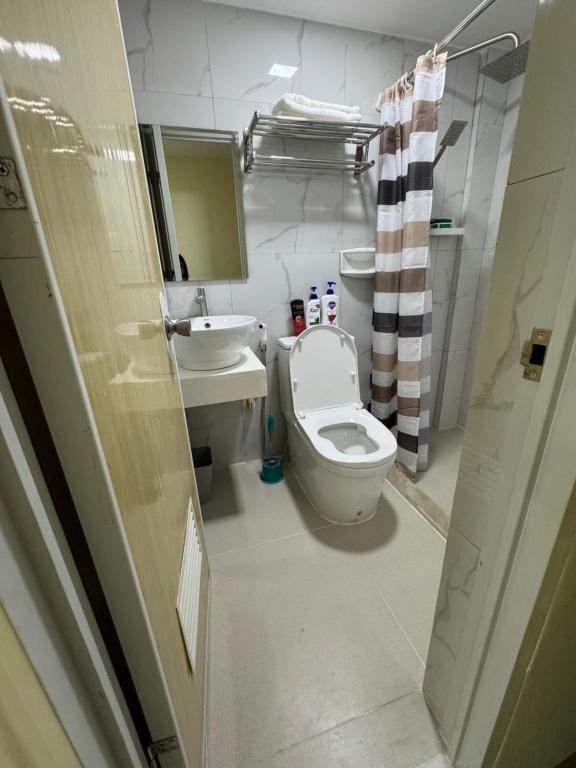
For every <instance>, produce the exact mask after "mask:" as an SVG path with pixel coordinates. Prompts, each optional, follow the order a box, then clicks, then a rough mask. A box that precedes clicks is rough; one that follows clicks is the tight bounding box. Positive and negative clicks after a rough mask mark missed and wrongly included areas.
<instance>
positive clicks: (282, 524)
mask: <svg viewBox="0 0 576 768" xmlns="http://www.w3.org/2000/svg"><path fill="white" fill-rule="evenodd" d="M260 468H261V462H260V461H247V462H245V463H244V464H233V465H232V466H231V467H228V468H227V469H222V470H218V471H216V472H215V473H214V483H213V494H212V498H211V499H210V501H209V502H208V503H207V504H204V505H203V506H202V517H203V519H204V528H205V533H206V546H207V548H208V555H209V556H212V555H217V554H220V553H222V552H228V551H230V550H234V549H239V548H241V547H247V546H249V545H251V544H258V543H261V542H264V541H272V540H273V539H279V538H282V537H283V536H290V535H291V534H293V533H300V532H301V531H306V530H310V529H312V528H320V527H322V526H325V525H327V523H326V520H323V519H322V518H321V517H319V516H318V514H317V513H316V512H315V511H314V509H313V508H312V506H311V505H310V503H309V502H308V500H307V498H306V496H305V495H304V493H303V491H302V489H301V488H300V486H299V485H298V483H297V482H296V480H295V478H294V477H293V476H292V472H291V469H290V467H287V468H286V471H285V479H284V481H283V482H282V483H279V484H278V485H266V484H265V483H263V482H262V481H261V480H260V476H259V472H260Z"/></svg>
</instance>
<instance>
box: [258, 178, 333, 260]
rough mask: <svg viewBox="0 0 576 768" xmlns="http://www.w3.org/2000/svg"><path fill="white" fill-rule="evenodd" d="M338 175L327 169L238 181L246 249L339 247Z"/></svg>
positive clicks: (288, 250) (277, 250)
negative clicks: (241, 190)
mask: <svg viewBox="0 0 576 768" xmlns="http://www.w3.org/2000/svg"><path fill="white" fill-rule="evenodd" d="M342 207H343V202H342V178H341V176H334V175H333V174H331V173H329V172H324V173H317V174H315V175H313V176H308V175H305V174H297V173H290V174H289V173H283V172H279V173H274V174H265V173H258V174H256V173H255V174H253V175H251V176H249V178H248V179H246V180H245V183H244V210H245V214H246V239H247V244H248V250H249V251H250V252H252V253H296V252H298V251H301V252H313V251H323V252H327V251H335V250H340V248H341V246H342Z"/></svg>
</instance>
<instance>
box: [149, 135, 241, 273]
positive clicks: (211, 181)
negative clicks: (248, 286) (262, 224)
mask: <svg viewBox="0 0 576 768" xmlns="http://www.w3.org/2000/svg"><path fill="white" fill-rule="evenodd" d="M139 129H140V139H141V142H142V152H143V154H144V164H145V166H146V175H147V178H148V188H149V191H150V200H151V203H152V212H153V216H154V226H155V229H156V238H157V241H158V250H159V251H160V260H161V262H162V273H163V275H164V280H165V282H172V281H181V280H191V281H192V280H193V281H205V280H235V279H236V280H237V279H241V278H246V277H247V269H246V238H245V234H244V206H243V200H242V182H241V178H240V159H239V158H240V156H239V148H238V141H237V137H236V133H235V132H233V131H209V130H196V129H193V128H173V127H168V126H160V125H140V126H139Z"/></svg>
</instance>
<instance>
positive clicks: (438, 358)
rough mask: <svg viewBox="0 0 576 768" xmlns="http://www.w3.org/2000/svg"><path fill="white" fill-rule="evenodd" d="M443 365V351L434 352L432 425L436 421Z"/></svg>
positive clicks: (431, 371)
mask: <svg viewBox="0 0 576 768" xmlns="http://www.w3.org/2000/svg"><path fill="white" fill-rule="evenodd" d="M441 365H442V350H441V349H439V350H436V351H434V350H432V362H431V366H430V368H431V370H430V403H431V406H430V423H431V424H434V423H435V421H436V409H437V408H438V407H439V406H438V383H439V381H440V367H441Z"/></svg>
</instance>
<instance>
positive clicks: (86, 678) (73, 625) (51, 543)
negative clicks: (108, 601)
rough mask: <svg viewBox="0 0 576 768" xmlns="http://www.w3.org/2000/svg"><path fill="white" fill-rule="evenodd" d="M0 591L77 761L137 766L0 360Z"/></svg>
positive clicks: (120, 704)
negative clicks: (0, 523)
mask: <svg viewBox="0 0 576 768" xmlns="http://www.w3.org/2000/svg"><path fill="white" fill-rule="evenodd" d="M0 489H1V492H0V520H1V522H2V525H1V526H0V572H1V579H0V584H1V589H0V594H1V599H2V603H3V606H4V609H5V611H6V614H7V615H8V617H9V619H10V621H11V624H12V627H13V629H14V631H15V633H16V635H17V636H18V639H19V641H20V644H21V645H22V647H23V649H24V651H25V653H26V655H27V656H28V659H29V660H30V663H31V664H32V666H33V668H34V671H35V673H36V675H37V676H38V678H39V680H40V682H41V684H42V686H43V687H44V690H45V691H46V694H47V696H48V699H49V701H50V703H51V705H52V707H53V709H54V712H55V714H56V715H57V717H58V719H59V721H60V723H61V725H62V727H63V729H64V731H65V732H66V735H67V736H68V739H69V740H70V743H71V745H72V747H73V749H74V751H75V752H76V754H77V756H78V758H79V760H80V762H81V763H82V764H83V765H90V766H94V768H97V767H101V768H107V766H109V765H111V764H117V765H119V766H122V767H124V766H126V768H144V766H145V765H146V762H147V761H146V759H145V755H144V752H143V750H142V748H141V746H140V744H139V740H138V736H137V734H136V730H135V727H134V723H133V721H132V719H131V717H130V713H129V712H128V708H127V706H126V702H125V700H124V697H123V695H122V691H121V690H120V686H119V683H118V681H117V679H116V676H115V673H114V670H113V668H112V664H111V662H110V659H109V657H108V653H107V649H106V647H105V645H104V642H103V640H102V637H101V635H100V633H99V631H98V627H97V625H96V621H95V618H94V615H93V613H92V610H91V607H90V605H89V601H88V599H87V596H86V593H85V591H84V588H83V585H82V582H81V579H80V576H79V574H78V571H77V569H76V566H75V563H74V559H73V557H72V553H71V552H70V549H69V548H68V546H67V544H66V541H65V538H64V534H63V531H62V528H61V526H60V523H59V520H58V516H57V513H56V509H55V507H54V505H53V503H52V499H51V497H50V494H49V491H48V488H47V486H46V483H45V482H44V477H43V474H42V470H41V467H40V464H39V463H38V461H37V456H36V454H35V451H34V447H33V444H32V442H31V440H30V436H29V434H28V431H27V429H26V425H25V423H24V419H23V417H22V414H21V411H20V409H19V407H18V403H17V400H16V397H15V395H14V391H13V389H12V386H11V384H10V381H9V379H8V376H7V373H6V370H5V368H4V365H3V363H2V361H0Z"/></svg>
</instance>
